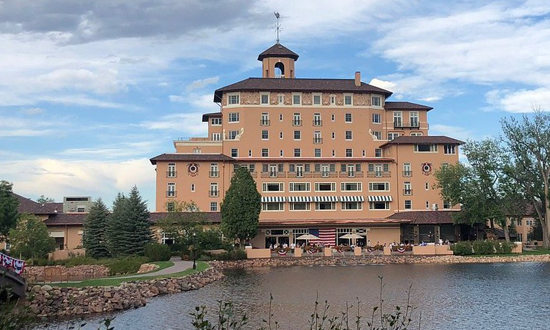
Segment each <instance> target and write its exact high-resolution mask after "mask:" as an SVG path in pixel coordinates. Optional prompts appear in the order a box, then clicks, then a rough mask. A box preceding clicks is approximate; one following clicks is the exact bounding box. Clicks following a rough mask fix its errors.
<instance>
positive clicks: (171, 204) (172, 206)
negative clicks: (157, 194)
mask: <svg viewBox="0 0 550 330" xmlns="http://www.w3.org/2000/svg"><path fill="white" fill-rule="evenodd" d="M175 209H176V204H175V203H174V202H168V203H166V211H168V212H174V210H175Z"/></svg>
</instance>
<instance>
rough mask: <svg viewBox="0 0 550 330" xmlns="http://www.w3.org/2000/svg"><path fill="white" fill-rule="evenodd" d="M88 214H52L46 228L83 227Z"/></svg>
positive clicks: (47, 220)
mask: <svg viewBox="0 0 550 330" xmlns="http://www.w3.org/2000/svg"><path fill="white" fill-rule="evenodd" d="M87 216H88V213H57V214H51V215H50V216H49V217H48V219H46V221H44V223H45V224H46V226H82V225H84V222H85V221H86V217H87Z"/></svg>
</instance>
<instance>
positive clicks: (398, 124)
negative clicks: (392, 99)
mask: <svg viewBox="0 0 550 330" xmlns="http://www.w3.org/2000/svg"><path fill="white" fill-rule="evenodd" d="M393 128H413V129H418V128H420V121H418V120H411V121H410V122H409V123H408V124H406V123H404V122H403V121H401V120H394V121H393Z"/></svg>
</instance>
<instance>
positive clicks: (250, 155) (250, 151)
mask: <svg viewBox="0 0 550 330" xmlns="http://www.w3.org/2000/svg"><path fill="white" fill-rule="evenodd" d="M248 157H252V150H250V149H248Z"/></svg>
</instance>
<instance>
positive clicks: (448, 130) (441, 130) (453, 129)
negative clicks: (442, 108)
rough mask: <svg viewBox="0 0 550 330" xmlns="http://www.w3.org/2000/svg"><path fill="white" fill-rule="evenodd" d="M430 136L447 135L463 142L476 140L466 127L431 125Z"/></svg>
mask: <svg viewBox="0 0 550 330" xmlns="http://www.w3.org/2000/svg"><path fill="white" fill-rule="evenodd" d="M430 135H445V136H449V137H452V138H456V139H459V140H462V141H466V140H468V139H473V138H474V135H473V133H472V132H471V131H470V130H468V129H466V128H464V127H459V126H451V125H443V124H433V125H432V124H430Z"/></svg>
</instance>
